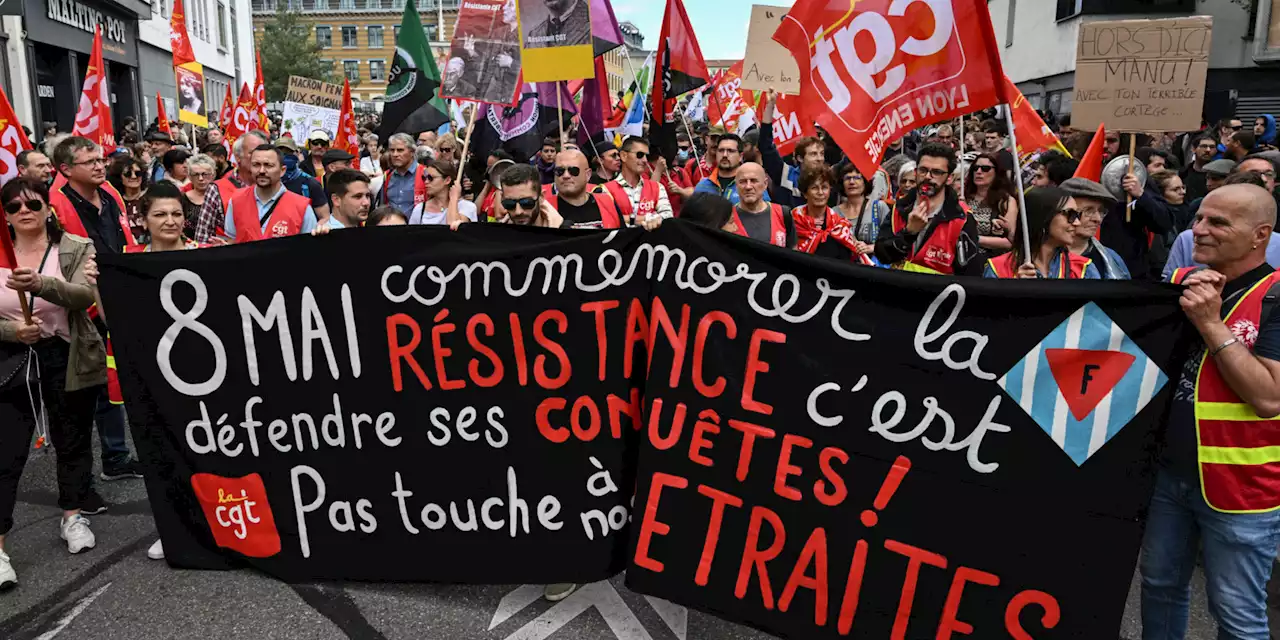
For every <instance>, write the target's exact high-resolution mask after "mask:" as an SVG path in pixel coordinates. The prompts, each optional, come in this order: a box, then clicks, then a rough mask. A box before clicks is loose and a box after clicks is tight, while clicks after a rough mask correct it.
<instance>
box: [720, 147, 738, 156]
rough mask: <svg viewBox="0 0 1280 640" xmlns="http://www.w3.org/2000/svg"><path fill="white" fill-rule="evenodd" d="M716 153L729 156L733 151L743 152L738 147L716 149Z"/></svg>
mask: <svg viewBox="0 0 1280 640" xmlns="http://www.w3.org/2000/svg"><path fill="white" fill-rule="evenodd" d="M716 153H718V154H720V155H722V156H727V155H729V154H732V153H741V152H740V151H738V150H737V149H716Z"/></svg>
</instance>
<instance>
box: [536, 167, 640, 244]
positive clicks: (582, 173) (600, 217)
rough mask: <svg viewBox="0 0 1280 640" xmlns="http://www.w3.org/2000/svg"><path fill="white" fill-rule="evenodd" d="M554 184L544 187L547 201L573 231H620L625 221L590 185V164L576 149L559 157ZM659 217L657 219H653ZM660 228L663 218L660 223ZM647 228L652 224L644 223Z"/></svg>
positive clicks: (608, 201) (613, 204)
mask: <svg viewBox="0 0 1280 640" xmlns="http://www.w3.org/2000/svg"><path fill="white" fill-rule="evenodd" d="M553 174H554V175H555V182H554V183H553V184H548V185H544V186H543V187H542V194H543V199H545V200H546V201H547V202H548V203H549V204H550V205H551V206H552V207H553V208H555V210H556V211H557V212H559V213H560V216H561V217H562V218H564V221H565V223H566V224H567V225H568V226H570V227H572V228H574V229H619V228H621V227H622V218H621V216H619V215H618V207H617V205H616V204H615V203H614V200H613V198H611V197H610V196H609V195H608V194H606V193H603V190H602V189H598V188H595V187H594V186H593V185H591V184H590V181H591V163H590V162H589V161H588V160H587V156H585V155H583V153H582V152H581V151H578V150H577V149H569V150H565V151H561V152H560V153H558V154H556V163H555V167H554V168H553ZM652 217H655V218H656V217H657V216H652ZM657 222H658V223H659V224H661V218H659V219H658V220H657ZM642 224H645V226H646V227H648V226H650V225H652V226H654V227H655V228H656V226H657V225H654V224H653V223H652V222H649V221H645V222H642Z"/></svg>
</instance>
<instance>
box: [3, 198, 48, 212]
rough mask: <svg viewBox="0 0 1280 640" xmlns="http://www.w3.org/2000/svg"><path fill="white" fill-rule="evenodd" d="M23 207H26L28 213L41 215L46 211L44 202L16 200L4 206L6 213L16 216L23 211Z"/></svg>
mask: <svg viewBox="0 0 1280 640" xmlns="http://www.w3.org/2000/svg"><path fill="white" fill-rule="evenodd" d="M23 205H26V207H27V211H30V212H32V213H39V212H40V211H42V210H43V209H44V201H42V200H14V201H13V202H10V203H7V204H5V205H4V211H5V213H8V214H9V215H15V214H17V213H18V212H19V211H22V207H23Z"/></svg>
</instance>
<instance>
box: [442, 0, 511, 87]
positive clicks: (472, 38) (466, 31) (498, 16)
mask: <svg viewBox="0 0 1280 640" xmlns="http://www.w3.org/2000/svg"><path fill="white" fill-rule="evenodd" d="M441 66H442V68H443V75H444V89H443V90H442V91H441V95H442V96H444V97H446V98H453V99H456V100H474V101H478V102H488V103H490V104H501V105H510V104H512V103H514V102H515V97H516V87H517V86H518V83H519V80H520V31H519V20H518V16H517V9H516V0H466V2H463V3H462V8H461V10H460V11H459V13H458V26H457V28H455V29H454V32H453V42H452V43H451V44H450V45H449V56H448V58H446V59H445V61H444V64H443V65H441Z"/></svg>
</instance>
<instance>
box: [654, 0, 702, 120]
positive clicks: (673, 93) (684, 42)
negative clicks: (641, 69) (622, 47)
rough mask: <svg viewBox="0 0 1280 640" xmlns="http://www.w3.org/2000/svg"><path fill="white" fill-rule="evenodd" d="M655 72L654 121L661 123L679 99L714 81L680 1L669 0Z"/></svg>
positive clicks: (659, 42)
mask: <svg viewBox="0 0 1280 640" xmlns="http://www.w3.org/2000/svg"><path fill="white" fill-rule="evenodd" d="M655 70H656V72H655V73H654V74H653V90H652V91H651V92H650V93H649V97H650V99H651V100H653V108H652V110H651V111H650V114H651V115H652V122H654V123H656V125H655V126H661V125H662V124H663V123H665V122H666V121H667V115H668V114H671V113H673V112H674V110H675V102H676V98H677V97H679V96H680V95H682V94H685V93H688V92H690V91H693V90H694V89H697V88H699V87H702V86H705V85H706V84H707V83H708V82H710V81H711V74H710V73H709V72H708V71H707V63H706V60H704V59H703V58H702V49H700V48H699V47H698V37H697V36H695V35H694V33H693V27H692V26H690V25H689V16H688V15H687V14H686V13H685V11H684V3H683V2H681V1H680V0H667V10H666V13H665V14H664V16H663V18H662V35H661V37H659V38H658V57H657V58H656V63H655Z"/></svg>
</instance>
